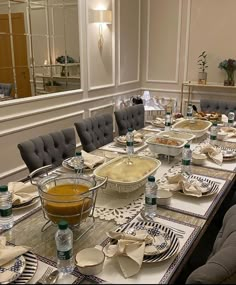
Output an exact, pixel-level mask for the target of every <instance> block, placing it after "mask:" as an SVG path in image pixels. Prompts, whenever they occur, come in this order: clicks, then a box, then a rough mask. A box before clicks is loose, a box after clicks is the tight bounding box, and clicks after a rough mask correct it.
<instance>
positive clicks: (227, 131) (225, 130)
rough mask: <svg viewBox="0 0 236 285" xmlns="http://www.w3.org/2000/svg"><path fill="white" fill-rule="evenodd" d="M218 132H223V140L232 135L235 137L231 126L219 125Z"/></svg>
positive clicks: (235, 132) (235, 130)
mask: <svg viewBox="0 0 236 285" xmlns="http://www.w3.org/2000/svg"><path fill="white" fill-rule="evenodd" d="M220 132H221V133H223V134H225V135H226V136H225V137H224V140H227V139H229V138H232V137H236V129H235V128H233V127H221V128H220Z"/></svg>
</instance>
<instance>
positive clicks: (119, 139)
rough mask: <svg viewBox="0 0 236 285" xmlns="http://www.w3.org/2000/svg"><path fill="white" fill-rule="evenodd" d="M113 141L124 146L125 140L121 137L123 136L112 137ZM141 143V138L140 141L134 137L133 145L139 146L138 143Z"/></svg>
mask: <svg viewBox="0 0 236 285" xmlns="http://www.w3.org/2000/svg"><path fill="white" fill-rule="evenodd" d="M114 142H115V143H117V144H119V145H122V146H126V140H125V139H123V136H122V138H120V137H115V138H114ZM142 144H143V140H142V141H136V140H135V138H134V146H139V145H142Z"/></svg>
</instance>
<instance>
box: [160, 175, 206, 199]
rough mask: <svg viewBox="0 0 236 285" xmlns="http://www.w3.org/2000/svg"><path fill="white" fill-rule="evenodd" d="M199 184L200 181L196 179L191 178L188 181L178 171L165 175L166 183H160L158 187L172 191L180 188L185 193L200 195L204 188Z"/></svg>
mask: <svg viewBox="0 0 236 285" xmlns="http://www.w3.org/2000/svg"><path fill="white" fill-rule="evenodd" d="M201 185H202V183H201V182H200V181H198V180H197V179H192V180H191V182H190V181H188V179H187V178H186V177H184V176H183V175H182V174H180V173H178V174H176V175H171V176H167V183H162V184H160V185H159V186H158V188H159V189H161V190H167V191H173V192H176V191H180V190H182V191H183V193H184V194H186V195H190V196H195V197H201V196H202V193H204V192H206V188H205V187H202V186H201Z"/></svg>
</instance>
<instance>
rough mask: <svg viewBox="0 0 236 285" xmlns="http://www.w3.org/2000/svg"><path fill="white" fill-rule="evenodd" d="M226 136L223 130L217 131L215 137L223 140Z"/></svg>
mask: <svg viewBox="0 0 236 285" xmlns="http://www.w3.org/2000/svg"><path fill="white" fill-rule="evenodd" d="M226 137H227V133H225V132H218V133H217V139H218V140H220V141H223V140H224V139H225V138H226Z"/></svg>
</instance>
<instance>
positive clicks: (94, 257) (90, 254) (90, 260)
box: [75, 246, 105, 275]
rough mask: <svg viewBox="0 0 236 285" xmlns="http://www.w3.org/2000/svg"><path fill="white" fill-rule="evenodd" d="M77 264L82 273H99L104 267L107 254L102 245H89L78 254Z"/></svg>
mask: <svg viewBox="0 0 236 285" xmlns="http://www.w3.org/2000/svg"><path fill="white" fill-rule="evenodd" d="M75 260H76V265H77V268H78V270H79V272H80V273H81V274H84V275H97V274H99V273H100V272H101V271H102V269H103V264H104V260H105V254H104V253H103V251H102V247H100V246H96V247H91V248H90V247H88V248H85V249H82V250H81V251H79V252H78V253H77V254H76V257H75Z"/></svg>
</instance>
